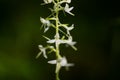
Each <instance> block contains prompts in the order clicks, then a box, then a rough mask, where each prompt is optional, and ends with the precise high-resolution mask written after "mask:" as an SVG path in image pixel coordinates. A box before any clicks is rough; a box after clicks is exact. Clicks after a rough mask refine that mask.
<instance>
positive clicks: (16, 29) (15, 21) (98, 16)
mask: <svg viewBox="0 0 120 80" xmlns="http://www.w3.org/2000/svg"><path fill="white" fill-rule="evenodd" d="M41 3H42V0H0V80H8V79H9V80H52V79H53V80H54V73H53V71H54V68H53V66H51V65H49V64H47V63H46V62H47V61H46V60H45V59H44V58H42V57H40V58H39V59H37V60H36V59H35V56H36V55H37V53H38V52H39V50H38V46H37V45H39V44H43V45H44V44H45V42H44V41H45V40H44V38H42V35H43V32H42V31H43V30H40V26H41V23H40V21H39V17H40V16H47V15H48V14H49V10H48V11H45V10H47V8H46V7H44V6H40V4H41ZM72 5H73V6H74V7H75V8H74V11H73V13H75V14H76V15H75V17H71V16H69V15H66V16H64V15H61V16H60V18H61V19H62V18H64V20H63V21H64V22H67V23H70V24H72V23H75V30H74V31H72V32H71V33H72V35H73V36H74V39H75V41H77V48H78V51H77V52H74V51H73V50H72V49H71V48H67V49H66V48H64V47H63V46H61V48H63V49H62V50H61V52H62V53H63V54H64V55H67V56H69V57H68V61H69V60H70V61H71V62H73V63H75V67H73V68H70V71H68V72H66V71H64V70H63V71H62V74H61V80H103V79H105V80H116V79H115V78H119V71H120V69H119V67H120V66H119V65H120V63H119V60H120V58H119V57H120V13H119V4H118V2H117V0H100V1H99V0H72ZM48 6H50V5H48ZM51 34H53V32H52V31H51V32H48V33H47V35H49V36H51ZM51 37H52V36H51ZM69 53H75V54H69ZM51 58H52V56H51ZM51 68H52V69H51Z"/></svg>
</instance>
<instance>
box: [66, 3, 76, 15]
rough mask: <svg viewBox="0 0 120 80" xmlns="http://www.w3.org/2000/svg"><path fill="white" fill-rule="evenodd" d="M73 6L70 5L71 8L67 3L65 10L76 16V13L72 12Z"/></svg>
mask: <svg viewBox="0 0 120 80" xmlns="http://www.w3.org/2000/svg"><path fill="white" fill-rule="evenodd" d="M73 8H74V7H70V8H69V5H68V4H66V5H65V8H64V10H65V12H67V13H68V14H70V15H73V16H74V14H73V13H71V12H70V11H71V10H72V9H73Z"/></svg>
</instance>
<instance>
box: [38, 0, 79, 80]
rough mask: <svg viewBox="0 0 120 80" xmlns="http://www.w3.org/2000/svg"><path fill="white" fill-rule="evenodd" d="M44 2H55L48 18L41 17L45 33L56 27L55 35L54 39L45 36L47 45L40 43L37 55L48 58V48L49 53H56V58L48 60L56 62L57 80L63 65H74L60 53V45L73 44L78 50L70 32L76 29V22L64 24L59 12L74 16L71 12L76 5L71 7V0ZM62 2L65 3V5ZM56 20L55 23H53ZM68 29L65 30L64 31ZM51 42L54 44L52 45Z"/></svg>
mask: <svg viewBox="0 0 120 80" xmlns="http://www.w3.org/2000/svg"><path fill="white" fill-rule="evenodd" d="M43 1H44V3H42V5H48V4H53V8H52V9H51V8H50V10H51V12H52V13H51V14H50V15H49V16H48V17H47V18H45V19H44V18H42V17H40V21H41V23H42V27H43V28H44V33H46V32H47V31H48V30H49V28H54V29H55V36H54V39H50V38H48V37H46V36H43V37H44V38H45V39H47V41H46V43H47V46H45V47H44V46H42V45H39V46H38V47H39V49H40V52H39V53H38V55H37V56H36V58H38V57H39V56H40V55H41V54H43V56H44V57H45V58H46V59H47V58H48V57H47V52H46V51H47V49H49V50H50V51H49V53H55V55H56V59H55V60H50V61H48V63H49V64H56V70H55V74H56V80H60V78H59V72H60V69H61V68H62V67H66V68H68V67H71V66H74V64H71V63H68V62H67V59H66V57H64V56H63V57H62V56H61V53H60V45H62V44H66V45H68V46H71V47H72V48H73V49H74V50H77V48H76V47H75V46H74V45H75V44H76V42H75V41H73V38H72V36H71V34H70V31H71V30H72V29H74V24H72V26H70V27H69V26H68V24H62V23H61V22H60V20H59V12H60V11H64V12H66V13H68V14H70V15H72V16H74V14H73V13H72V12H71V10H72V9H73V8H74V7H70V8H69V4H70V3H71V0H43ZM62 4H65V6H63V5H62ZM53 21H54V23H52V22H53ZM61 28H62V29H61ZM63 29H64V30H66V32H65V31H63ZM51 44H54V46H52V45H51Z"/></svg>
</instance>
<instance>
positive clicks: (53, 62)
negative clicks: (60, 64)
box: [48, 60, 57, 64]
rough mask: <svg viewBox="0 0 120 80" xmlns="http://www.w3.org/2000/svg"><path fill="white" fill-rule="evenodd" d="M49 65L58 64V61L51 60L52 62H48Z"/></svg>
mask: <svg viewBox="0 0 120 80" xmlns="http://www.w3.org/2000/svg"><path fill="white" fill-rule="evenodd" d="M48 63H49V64H57V61H56V60H51V61H48Z"/></svg>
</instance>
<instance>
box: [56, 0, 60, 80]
mask: <svg viewBox="0 0 120 80" xmlns="http://www.w3.org/2000/svg"><path fill="white" fill-rule="evenodd" d="M57 2H58V0H57ZM57 9H58V5H57V6H56V40H59V24H58V23H59V17H58V15H59V11H58V10H57ZM55 46H56V58H57V60H59V59H61V55H60V50H59V43H58V42H56V43H55ZM57 64H59V63H57ZM57 64H56V71H57V69H58V67H60V65H59V66H57ZM59 71H60V69H59V70H58V71H57V72H55V74H56V80H60V79H59Z"/></svg>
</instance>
